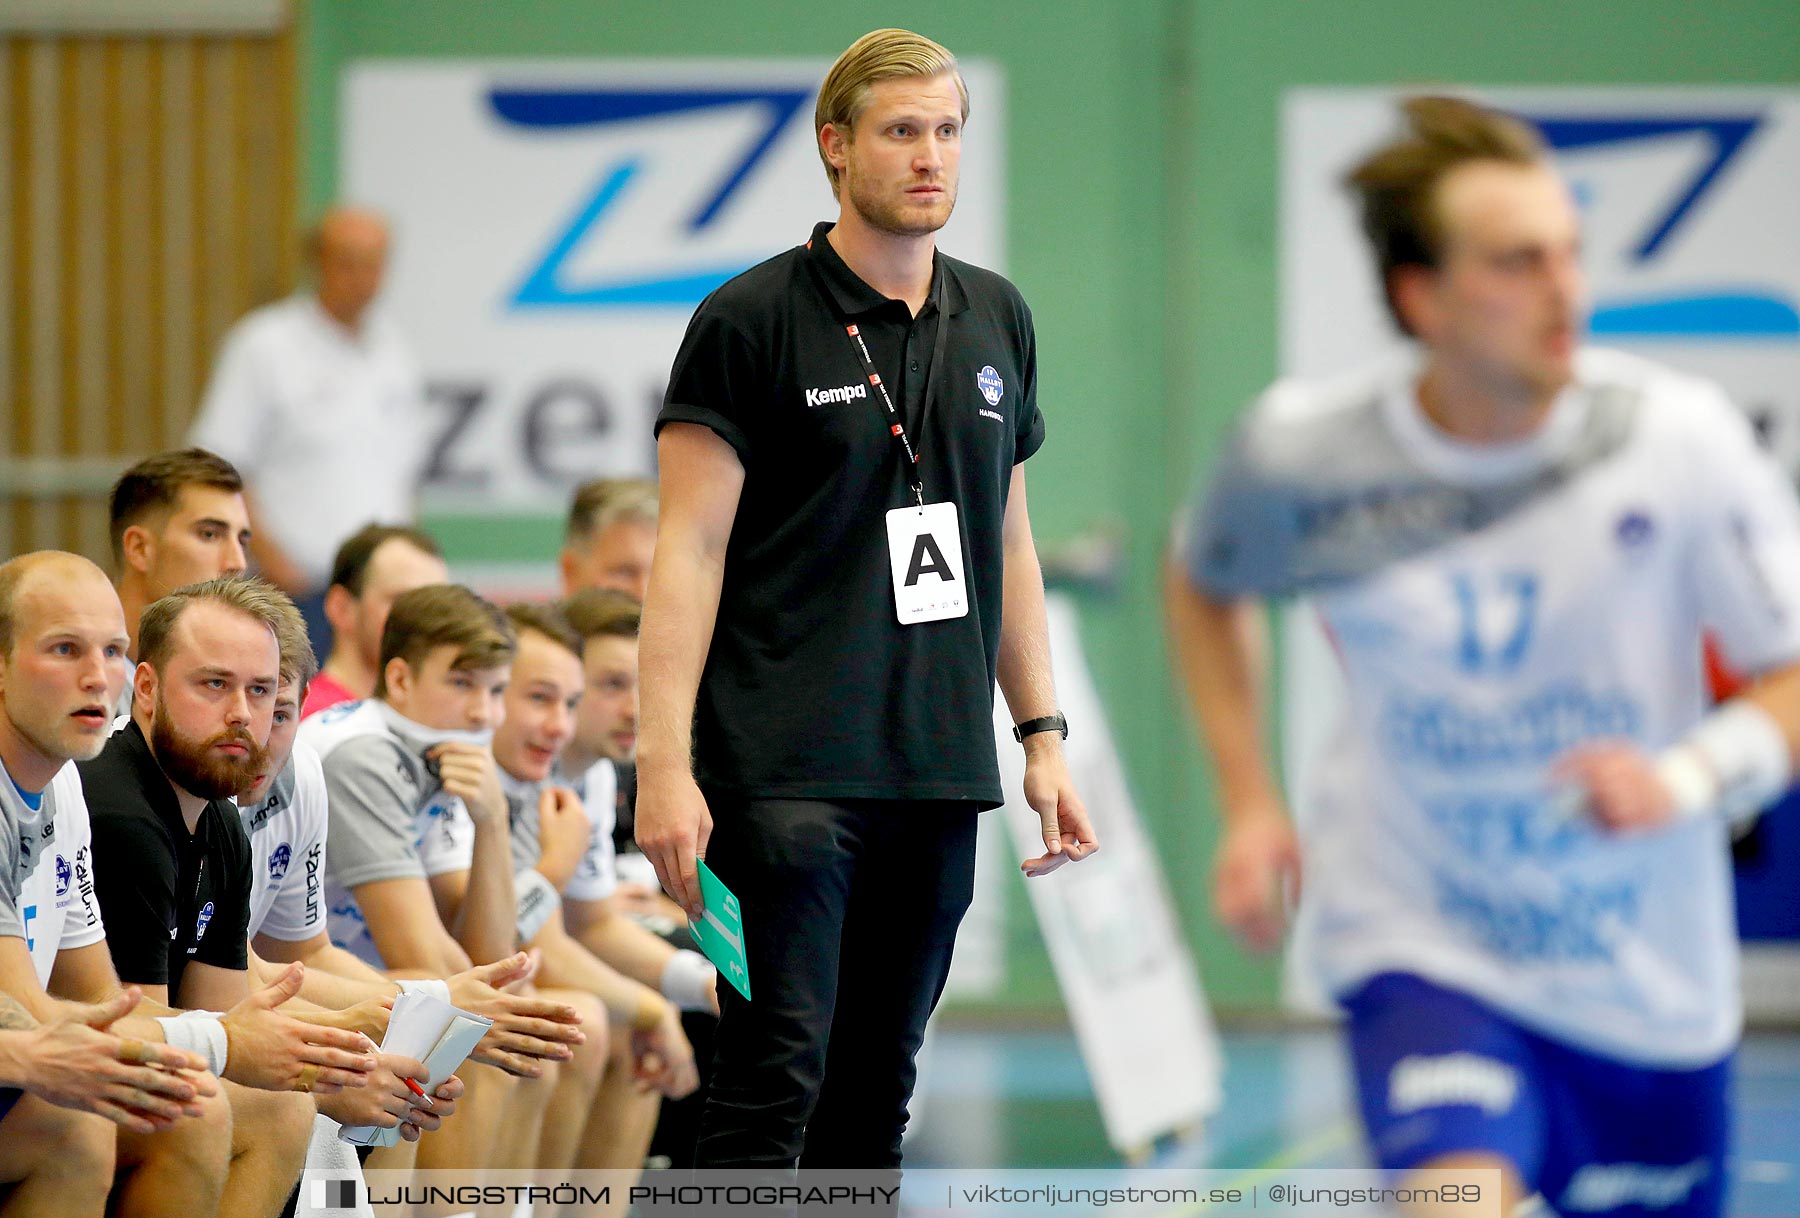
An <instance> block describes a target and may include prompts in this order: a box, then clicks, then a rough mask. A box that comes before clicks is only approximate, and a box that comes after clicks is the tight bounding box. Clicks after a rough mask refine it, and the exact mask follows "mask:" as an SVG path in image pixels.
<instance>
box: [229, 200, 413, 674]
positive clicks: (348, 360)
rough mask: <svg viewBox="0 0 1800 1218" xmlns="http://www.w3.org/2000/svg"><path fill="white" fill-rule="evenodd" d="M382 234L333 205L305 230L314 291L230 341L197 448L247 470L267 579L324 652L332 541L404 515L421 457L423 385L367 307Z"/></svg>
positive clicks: (257, 547) (246, 322)
mask: <svg viewBox="0 0 1800 1218" xmlns="http://www.w3.org/2000/svg"><path fill="white" fill-rule="evenodd" d="M387 253H388V228H387V224H386V222H385V221H384V220H383V219H382V218H381V217H380V216H378V215H376V214H374V213H373V212H369V211H365V210H362V209H359V208H354V207H343V206H340V207H334V208H332V209H331V210H330V211H328V212H326V214H325V216H324V217H323V218H322V219H321V220H320V221H319V224H318V227H316V228H315V229H314V230H313V231H312V233H311V234H310V236H309V238H308V241H307V256H308V260H309V261H310V263H311V264H312V270H313V282H314V286H313V290H312V291H310V292H300V293H297V294H296V295H293V296H290V297H288V298H287V299H286V300H281V301H277V302H276V303H274V304H271V305H267V306H264V307H263V308H260V309H257V310H256V311H255V312H253V313H251V314H250V315H249V316H247V317H245V318H243V319H242V320H241V321H239V322H238V323H237V325H235V326H233V327H232V329H231V331H230V332H229V333H228V334H227V335H226V336H225V341H224V344H223V345H222V346H221V348H220V351H219V358H218V363H217V365H216V366H215V367H214V369H213V376H212V382H211V384H210V385H209V386H208V387H207V392H206V398H205V400H204V401H203V402H202V404H201V407H200V415H199V417H198V418H197V419H196V420H195V422H194V429H193V442H194V443H196V444H200V445H204V446H205V447H207V448H210V449H212V450H213V451H215V452H217V453H220V454H221V455H223V456H225V457H226V458H228V459H229V460H231V461H232V462H233V463H235V464H236V465H237V467H238V468H239V469H240V470H242V471H243V474H244V481H245V483H246V484H247V492H246V496H245V497H246V499H247V500H248V501H249V505H250V517H251V520H252V522H253V524H254V526H255V533H256V536H255V539H254V541H253V542H252V543H251V550H252V556H253V557H254V558H255V560H256V564H257V566H258V568H259V569H260V570H261V572H262V574H263V575H264V576H265V577H266V578H267V579H268V580H269V581H270V582H271V583H274V584H276V585H277V586H279V587H280V588H282V589H283V590H285V591H286V592H288V593H289V594H290V595H292V596H293V597H294V599H295V601H296V602H297V603H298V604H299V605H300V607H301V611H302V612H303V613H305V614H306V619H307V628H308V630H309V631H310V632H311V634H312V637H313V643H314V647H315V650H316V651H317V652H318V653H319V654H320V655H324V654H326V653H327V652H328V651H329V650H330V648H329V641H330V627H329V624H328V623H327V622H326V620H325V616H324V608H323V606H324V596H325V589H326V583H327V580H328V579H329V578H330V575H331V560H332V555H333V553H334V552H335V551H336V549H337V546H338V543H339V542H341V541H343V540H344V538H346V537H348V536H349V535H350V534H351V533H354V532H355V531H356V530H357V529H359V528H361V527H362V526H363V525H364V524H366V523H368V522H369V521H371V520H383V521H390V522H394V523H404V522H407V521H411V520H412V519H413V516H414V498H415V493H416V491H417V489H418V481H419V477H420V474H421V472H422V470H423V467H424V463H425V457H426V434H425V414H424V386H423V382H422V380H421V378H420V374H419V370H418V366H417V364H416V363H415V362H414V360H413V357H412V353H411V352H410V351H409V350H408V348H407V346H406V344H405V342H404V341H403V340H402V339H401V337H400V335H399V334H398V332H396V330H395V329H394V327H393V326H392V325H391V324H390V323H389V322H388V321H387V320H386V319H385V318H383V317H382V316H380V314H379V313H378V312H377V311H376V310H374V308H373V303H374V300H375V297H376V295H377V294H378V293H379V292H380V290H381V280H382V274H383V271H384V270H385V268H386V265H387Z"/></svg>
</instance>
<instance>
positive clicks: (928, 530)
mask: <svg viewBox="0 0 1800 1218" xmlns="http://www.w3.org/2000/svg"><path fill="white" fill-rule="evenodd" d="M887 532H888V562H889V564H890V566H891V567H892V569H893V572H894V612H895V614H896V616H898V617H899V619H900V624H901V625H902V626H916V625H918V624H919V623H920V622H941V621H945V620H947V619H949V618H955V617H966V616H967V615H968V612H969V585H968V582H967V581H966V580H965V579H964V578H963V555H962V530H961V529H960V528H958V527H957V516H956V505H955V504H954V503H926V504H919V505H915V506H913V507H903V508H895V509H894V510H893V511H891V512H889V513H888V514H887Z"/></svg>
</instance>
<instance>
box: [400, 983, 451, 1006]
mask: <svg viewBox="0 0 1800 1218" xmlns="http://www.w3.org/2000/svg"><path fill="white" fill-rule="evenodd" d="M394 984H395V985H397V986H399V987H400V992H401V993H402V994H412V993H421V994H430V995H431V996H432V997H433V998H439V999H442V1000H443V1001H444V1002H446V1003H448V1002H449V1001H450V983H449V982H448V981H440V980H438V979H437V978H435V977H427V978H425V979H424V980H422V981H396V982H394Z"/></svg>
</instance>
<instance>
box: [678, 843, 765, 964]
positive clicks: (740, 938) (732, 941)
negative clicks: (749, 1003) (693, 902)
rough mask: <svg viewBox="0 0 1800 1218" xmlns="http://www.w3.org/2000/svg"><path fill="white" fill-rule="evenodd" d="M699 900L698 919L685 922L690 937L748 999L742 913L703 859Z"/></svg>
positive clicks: (701, 862) (735, 899)
mask: <svg viewBox="0 0 1800 1218" xmlns="http://www.w3.org/2000/svg"><path fill="white" fill-rule="evenodd" d="M700 899H701V900H702V901H704V902H706V910H705V912H703V913H702V914H701V915H700V920H699V921H698V922H690V923H688V926H689V927H690V928H691V929H692V930H693V932H694V940H695V942H697V943H699V944H700V950H701V951H703V952H705V953H706V958H707V959H708V960H711V961H712V962H713V963H714V964H715V965H717V966H718V969H719V975H720V976H721V977H723V978H725V980H727V981H729V982H731V985H732V988H734V989H735V990H737V992H738V993H740V994H742V995H743V996H744V997H745V998H749V997H750V961H749V960H748V959H747V958H746V957H745V956H744V916H743V913H742V912H741V911H740V910H739V909H738V899H737V897H735V896H733V895H732V892H731V889H729V888H727V887H725V882H724V881H723V880H721V879H720V878H719V877H718V876H716V875H714V874H713V872H712V868H711V867H708V866H707V865H706V860H705V859H701V860H700Z"/></svg>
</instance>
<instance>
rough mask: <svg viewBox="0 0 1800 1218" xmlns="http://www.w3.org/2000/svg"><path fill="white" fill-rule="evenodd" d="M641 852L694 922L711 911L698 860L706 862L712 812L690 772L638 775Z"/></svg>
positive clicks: (643, 772) (638, 830)
mask: <svg viewBox="0 0 1800 1218" xmlns="http://www.w3.org/2000/svg"><path fill="white" fill-rule="evenodd" d="M636 837H637V844H638V849H639V850H642V851H643V852H644V856H645V857H646V858H648V859H649V860H650V861H651V862H652V863H654V864H655V865H656V878H657V879H658V880H660V881H662V886H663V891H664V892H667V893H668V894H669V896H670V897H672V898H673V899H674V901H675V903H676V904H677V905H679V906H681V908H682V912H684V913H686V914H687V916H688V917H689V918H690V919H693V920H695V921H698V920H699V918H700V915H701V914H702V913H704V912H705V910H706V903H705V902H704V901H703V900H702V899H701V896H700V870H699V866H698V863H697V860H699V859H703V858H705V857H706V843H707V840H708V839H709V838H711V837H712V813H711V812H709V811H707V808H706V797H705V796H704V795H702V794H701V793H700V785H699V784H698V783H696V782H695V781H694V776H693V774H692V773H689V772H687V771H685V770H669V771H664V772H657V773H647V772H645V771H642V770H640V771H639V772H638V800H637V823H636Z"/></svg>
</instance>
